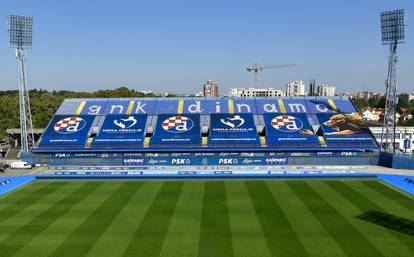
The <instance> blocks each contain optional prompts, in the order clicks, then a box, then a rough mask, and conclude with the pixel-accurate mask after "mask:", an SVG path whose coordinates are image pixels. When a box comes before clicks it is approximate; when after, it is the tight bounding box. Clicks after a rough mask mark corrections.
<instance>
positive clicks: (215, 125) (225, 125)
mask: <svg viewBox="0 0 414 257" xmlns="http://www.w3.org/2000/svg"><path fill="white" fill-rule="evenodd" d="M210 143H211V144H257V143H259V137H258V135H257V130H256V126H255V124H254V121H253V115H252V114H211V116H210V136H209V144H210Z"/></svg>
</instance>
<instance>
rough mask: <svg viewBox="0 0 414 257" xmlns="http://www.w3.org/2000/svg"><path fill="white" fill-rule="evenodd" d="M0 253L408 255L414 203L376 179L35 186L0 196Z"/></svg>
mask: <svg viewBox="0 0 414 257" xmlns="http://www.w3.org/2000/svg"><path fill="white" fill-rule="evenodd" d="M376 213H378V214H379V215H376ZM364 215H365V216H364ZM361 217H366V218H361ZM411 221H413V222H412V223H410V222H411ZM411 232H412V233H411ZM0 256H1V257H14V256H16V257H82V256H87V257H95V256H96V257H106V256H108V257H109V256H111V257H113V256H114V257H118V256H119V257H135V256H142V257H155V256H157V257H170V256H179V257H187V256H188V257H194V256H200V257H220V256H223V257H232V256H245V257H251V256H258V257H260V256H263V257H270V256H281V257H284V256H286V257H294V256H315V257H321V256H330V257H335V256H338V257H339V256H341V257H344V256H349V257H350V256H352V257H357V256H361V257H369V256H373V257H374V256H375V257H381V256H392V257H397V256H401V257H402V256H407V257H408V256H411V257H412V256H414V197H412V196H410V195H408V194H406V193H404V192H400V191H398V190H395V189H393V188H391V187H390V186H388V185H386V184H383V183H382V182H379V181H374V180H369V181H357V180H346V181H345V180H344V181H340V180H337V181H331V180H329V181H323V180H320V181H319V180H309V181H305V180H303V181H272V180H264V181H261V180H252V181H231V180H226V181H93V182H90V181H89V182H88V181H82V182H43V181H37V182H34V183H31V184H29V185H27V186H25V187H23V188H20V189H18V190H16V191H13V192H11V193H9V194H7V195H5V196H2V197H0Z"/></svg>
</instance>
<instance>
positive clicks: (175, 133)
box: [150, 114, 201, 145]
mask: <svg viewBox="0 0 414 257" xmlns="http://www.w3.org/2000/svg"><path fill="white" fill-rule="evenodd" d="M150 144H153V145H154V144H162V145H176V144H179V145H183V144H188V145H197V144H201V134H200V115H198V114H185V115H184V114H176V115H174V114H172V115H171V114H160V115H158V120H157V126H156V129H155V133H154V136H152V137H151V141H150Z"/></svg>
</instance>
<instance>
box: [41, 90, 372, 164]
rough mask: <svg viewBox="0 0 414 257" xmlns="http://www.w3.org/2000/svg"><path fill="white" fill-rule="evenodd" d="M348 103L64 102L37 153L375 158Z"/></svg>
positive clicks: (361, 122)
mask: <svg viewBox="0 0 414 257" xmlns="http://www.w3.org/2000/svg"><path fill="white" fill-rule="evenodd" d="M377 150H378V145H377V144H376V142H375V140H374V137H373V135H372V134H371V132H370V130H369V129H368V128H367V126H366V124H365V121H364V120H363V118H362V116H361V115H360V114H359V113H358V111H357V109H356V108H355V106H354V104H353V103H352V101H351V100H349V99H348V98H346V97H334V98H322V97H312V98H307V97H297V98H294V97H293V98H287V97H286V98H283V97H280V98H224V97H223V98H183V99H181V98H131V99H124V98H121V99H66V100H65V101H64V102H63V103H62V105H61V106H60V108H59V109H58V111H57V113H56V115H55V116H54V117H53V118H52V120H51V122H50V123H49V125H48V127H47V129H46V130H45V133H44V134H43V136H42V137H41V138H40V140H39V142H38V144H37V146H36V147H35V148H34V149H33V153H34V154H35V155H36V154H38V155H40V154H42V153H49V154H50V153H57V154H65V153H84V154H86V153H89V154H91V155H92V154H93V153H104V154H108V156H109V155H111V154H112V153H116V152H119V153H131V152H141V153H145V152H157V151H158V152H159V151H161V152H170V153H174V152H183V151H188V152H200V153H201V152H202V153H207V152H213V153H214V152H215V153H217V152H222V151H229V152H246V151H253V152H266V154H267V153H272V152H273V153H274V152H285V153H295V152H304V151H308V152H314V153H315V152H327V151H353V152H367V151H368V152H369V151H377Z"/></svg>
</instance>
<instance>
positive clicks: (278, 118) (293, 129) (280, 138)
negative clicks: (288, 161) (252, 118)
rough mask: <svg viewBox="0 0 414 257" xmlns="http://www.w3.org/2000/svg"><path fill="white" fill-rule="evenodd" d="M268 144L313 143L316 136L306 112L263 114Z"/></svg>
mask: <svg viewBox="0 0 414 257" xmlns="http://www.w3.org/2000/svg"><path fill="white" fill-rule="evenodd" d="M264 118H265V126H266V131H267V134H266V141H267V143H268V144H292V143H294V144H295V145H297V144H315V143H318V138H317V136H316V134H315V132H314V131H313V128H312V126H311V125H310V123H309V121H308V117H307V115H306V114H293V113H287V114H277V115H274V114H265V115H264Z"/></svg>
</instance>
